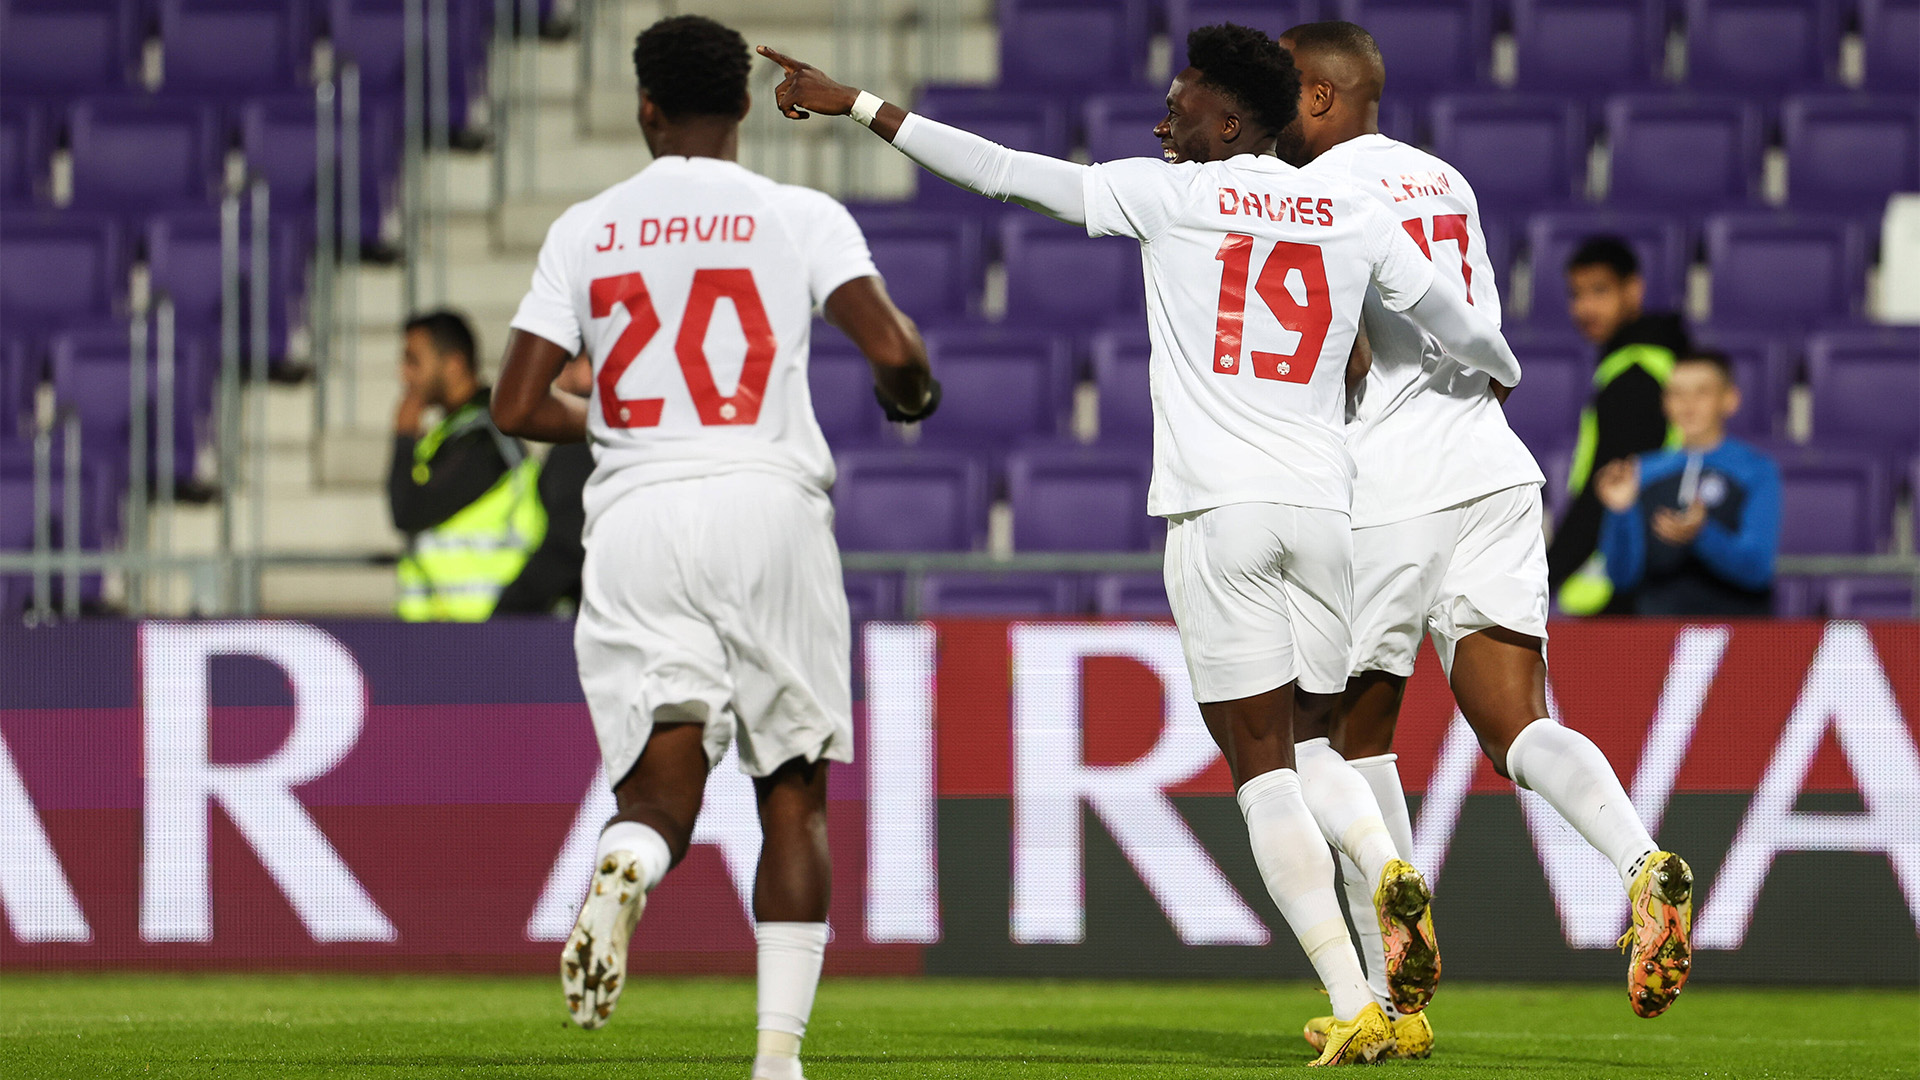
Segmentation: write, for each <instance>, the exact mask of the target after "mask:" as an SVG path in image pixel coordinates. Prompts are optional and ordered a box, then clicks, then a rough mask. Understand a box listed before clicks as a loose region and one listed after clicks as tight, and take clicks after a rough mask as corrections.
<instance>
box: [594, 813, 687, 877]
mask: <svg viewBox="0 0 1920 1080" xmlns="http://www.w3.org/2000/svg"><path fill="white" fill-rule="evenodd" d="M615 851H625V852H630V853H632V855H633V857H634V858H635V859H636V860H638V861H639V863H640V880H641V888H642V889H645V890H646V891H648V892H652V891H653V887H654V886H655V885H658V884H660V879H661V878H663V877H666V876H667V868H668V867H670V866H672V865H673V852H672V851H671V850H669V849H668V848H667V841H666V838H665V837H663V836H661V835H660V834H659V833H658V832H655V831H654V829H653V827H652V826H649V825H642V824H640V823H639V822H637V821H616V822H614V823H613V824H611V825H609V826H607V827H606V829H604V830H603V831H602V832H601V833H600V848H599V850H598V851H596V852H594V855H593V864H594V865H595V866H598V865H600V860H602V859H604V858H606V857H607V856H608V855H609V854H611V853H612V852H615Z"/></svg>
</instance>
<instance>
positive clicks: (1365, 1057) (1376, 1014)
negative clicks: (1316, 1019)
mask: <svg viewBox="0 0 1920 1080" xmlns="http://www.w3.org/2000/svg"><path fill="white" fill-rule="evenodd" d="M1327 1021H1328V1022H1327V1028H1326V1031H1325V1033H1324V1034H1323V1035H1322V1038H1323V1039H1325V1040H1326V1041H1325V1042H1324V1043H1323V1044H1322V1045H1321V1047H1320V1056H1319V1057H1317V1058H1314V1059H1313V1060H1312V1061H1310V1062H1308V1063H1307V1066H1308V1067H1309V1068H1317V1067H1319V1066H1322V1065H1371V1064H1373V1063H1375V1062H1377V1061H1381V1060H1384V1059H1385V1058H1386V1057H1387V1056H1388V1055H1390V1054H1392V1053H1393V1046H1394V1043H1393V1022H1392V1021H1390V1020H1388V1019H1387V1013H1386V1010H1384V1009H1382V1008H1381V1007H1380V1004H1379V1003H1378V1002H1374V1001H1369V1002H1367V1007H1366V1008H1364V1009H1361V1010H1360V1015H1358V1016H1356V1017H1354V1018H1353V1019H1351V1020H1345V1021H1342V1020H1335V1019H1333V1018H1332V1017H1328V1018H1327Z"/></svg>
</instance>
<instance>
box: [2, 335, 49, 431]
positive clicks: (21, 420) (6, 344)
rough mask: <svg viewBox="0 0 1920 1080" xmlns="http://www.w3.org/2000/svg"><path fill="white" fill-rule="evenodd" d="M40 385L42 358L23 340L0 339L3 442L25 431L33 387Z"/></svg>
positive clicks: (14, 338)
mask: <svg viewBox="0 0 1920 1080" xmlns="http://www.w3.org/2000/svg"><path fill="white" fill-rule="evenodd" d="M39 382H40V357H39V354H38V353H36V352H35V351H34V350H33V346H31V345H30V344H28V343H27V341H26V340H25V339H23V338H17V337H9V338H5V339H0V439H11V438H13V437H14V435H15V434H16V433H17V432H20V431H24V430H25V429H26V426H27V421H28V415H27V414H28V410H29V407H30V406H29V403H30V402H31V401H32V400H33V390H32V388H33V387H34V386H36V385H38V384H39Z"/></svg>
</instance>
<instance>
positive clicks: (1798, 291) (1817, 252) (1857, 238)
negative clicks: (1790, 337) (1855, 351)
mask: <svg viewBox="0 0 1920 1080" xmlns="http://www.w3.org/2000/svg"><path fill="white" fill-rule="evenodd" d="M1706 236H1707V265H1708V267H1709V268H1711V270H1712V271H1713V318H1714V321H1715V322H1718V323H1721V324H1726V325H1745V326H1751V327H1756V328H1760V327H1805V326H1809V325H1812V324H1815V323H1819V322H1821V321H1824V320H1829V319H1835V318H1840V317H1844V316H1847V315H1851V314H1852V313H1853V312H1855V311H1856V310H1857V309H1858V308H1859V305H1860V298H1861V293H1862V291H1863V288H1864V283H1863V278H1862V275H1863V273H1864V269H1865V257H1864V254H1863V251H1864V243H1863V241H1862V238H1861V235H1860V230H1859V227H1858V226H1857V225H1855V224H1853V223H1852V222H1848V221H1845V220H1841V219H1836V218H1830V217H1815V216H1813V215H1794V214H1773V213H1765V212H1754V213H1732V214H1718V215H1715V216H1714V217H1711V218H1708V219H1707V225H1706Z"/></svg>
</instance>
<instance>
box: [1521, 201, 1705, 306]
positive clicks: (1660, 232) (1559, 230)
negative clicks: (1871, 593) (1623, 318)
mask: <svg viewBox="0 0 1920 1080" xmlns="http://www.w3.org/2000/svg"><path fill="white" fill-rule="evenodd" d="M1601 235H1606V236H1618V237H1620V238H1621V239H1623V240H1625V241H1626V242H1627V243H1628V244H1629V245H1630V246H1631V247H1632V248H1633V250H1634V252H1635V254H1637V255H1639V257H1640V276H1641V277H1642V278H1643V279H1645V281H1646V286H1647V298H1646V306H1647V310H1649V311H1673V310H1675V309H1677V308H1678V307H1679V306H1680V302H1681V299H1682V297H1683V295H1684V290H1685V287H1686V280H1687V255H1688V249H1687V233H1686V229H1684V228H1683V227H1682V226H1681V224H1680V222H1679V221H1677V220H1675V219H1673V218H1670V217H1667V216H1665V215H1661V214H1627V213H1616V212H1610V211H1592V210H1575V211H1562V212H1558V213H1551V214H1535V215H1534V216H1533V217H1532V218H1531V219H1529V220H1528V222H1527V248H1528V250H1529V251H1531V252H1532V264H1533V266H1532V270H1531V273H1532V276H1533V308H1532V310H1531V311H1529V312H1528V319H1527V321H1528V322H1530V323H1534V324H1536V325H1541V326H1554V327H1569V328H1570V327H1571V326H1572V323H1571V322H1570V321H1569V320H1568V318H1567V302H1566V296H1567V259H1568V258H1569V257H1571V256H1572V255H1573V252H1574V249H1575V248H1577V247H1579V246H1580V242H1581V241H1582V240H1585V239H1586V238H1587V237H1589V236H1601Z"/></svg>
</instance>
